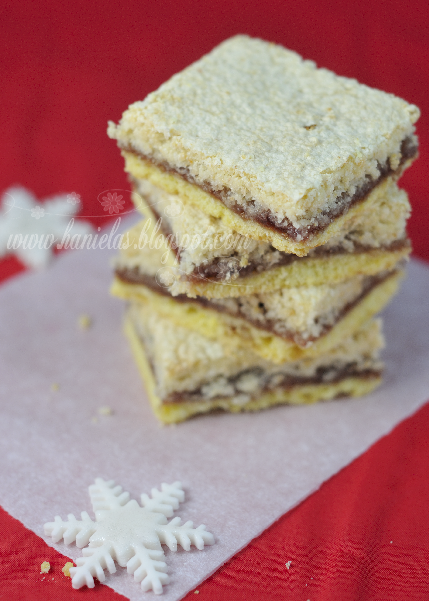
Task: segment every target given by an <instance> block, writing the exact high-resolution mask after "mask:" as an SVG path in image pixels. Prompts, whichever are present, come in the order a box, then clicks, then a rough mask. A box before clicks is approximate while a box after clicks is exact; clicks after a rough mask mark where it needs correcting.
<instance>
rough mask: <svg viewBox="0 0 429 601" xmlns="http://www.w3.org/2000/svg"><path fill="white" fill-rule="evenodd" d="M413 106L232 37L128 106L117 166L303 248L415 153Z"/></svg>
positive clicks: (252, 233) (344, 224)
mask: <svg viewBox="0 0 429 601" xmlns="http://www.w3.org/2000/svg"><path fill="white" fill-rule="evenodd" d="M418 117H419V110H418V108H417V107H416V106H414V105H410V104H408V103H407V102H405V101H404V100H402V99H400V98H397V97H395V96H393V95H391V94H386V93H384V92H381V91H379V90H375V89H372V88H369V87H367V86H365V85H362V84H359V83H358V82H357V81H355V80H352V79H347V78H344V77H339V76H337V75H335V74H334V73H332V72H330V71H328V70H326V69H320V68H317V67H316V65H315V64H314V63H313V62H311V61H308V60H303V59H302V58H301V57H300V56H299V55H298V54H296V53H294V52H291V51H289V50H286V49H285V48H283V47H281V46H278V45H275V44H270V43H268V42H264V41H262V40H258V39H252V38H249V37H247V36H236V37H234V38H231V39H229V40H227V41H226V42H224V43H222V44H220V46H218V47H217V48H215V49H214V50H213V51H212V52H211V53H210V54H208V55H206V56H205V57H203V58H202V59H201V60H199V61H197V62H196V63H194V64H193V65H191V66H190V67H188V68H186V69H185V70H184V71H182V72H181V73H178V74H176V75H175V76H174V77H172V78H171V79H170V80H169V81H167V82H166V83H165V84H163V85H162V86H161V87H160V88H159V89H158V90H157V91H156V92H153V93H151V94H149V96H147V98H146V99H145V100H143V101H140V102H136V103H134V104H133V105H131V106H130V107H129V109H128V110H127V111H125V113H124V114H123V116H122V119H121V121H120V123H119V124H118V125H115V124H113V123H110V124H109V129H108V134H109V136H110V137H112V138H115V139H116V140H117V141H118V145H119V147H120V148H121V150H122V153H123V156H124V157H125V161H126V170H127V171H128V172H129V173H130V174H131V175H132V176H133V177H134V178H136V179H138V180H142V179H144V180H148V181H149V182H150V183H152V184H154V185H156V186H158V187H160V188H162V189H163V190H165V191H166V192H168V193H170V194H175V195H179V196H180V197H181V198H183V199H184V200H186V201H187V202H189V203H192V204H194V205H195V206H196V207H198V208H200V209H201V210H202V211H203V212H204V213H206V214H207V215H210V216H212V217H215V218H218V219H221V220H222V221H223V223H224V224H225V225H226V226H228V227H230V228H231V229H233V230H234V231H236V232H238V233H239V234H241V235H243V236H246V237H248V238H252V239H255V240H260V241H264V242H268V243H269V244H270V245H272V246H273V247H274V248H275V249H277V250H280V251H283V252H287V253H293V254H295V255H298V256H304V255H306V254H307V253H308V252H309V251H310V250H311V249H312V248H315V247H317V246H321V245H322V244H325V243H326V242H327V241H329V240H330V239H331V238H333V237H334V236H341V235H342V234H344V233H345V230H346V229H347V228H348V225H349V222H350V220H351V219H353V218H354V216H355V215H356V213H357V212H358V211H359V210H360V208H361V206H362V205H363V204H365V203H367V202H371V198H372V196H373V194H375V193H376V189H377V187H378V186H379V185H380V184H381V183H383V182H385V181H386V180H396V179H397V178H398V177H399V176H400V175H401V173H402V172H403V170H404V169H405V168H406V167H407V166H408V165H409V164H410V163H411V162H412V160H413V158H414V157H415V156H416V154H417V140H416V137H415V134H414V123H415V122H416V121H417V119H418Z"/></svg>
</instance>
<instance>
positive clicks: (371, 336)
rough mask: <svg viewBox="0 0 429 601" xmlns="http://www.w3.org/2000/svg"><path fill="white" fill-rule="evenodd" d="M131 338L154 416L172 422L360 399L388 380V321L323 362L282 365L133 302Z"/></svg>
mask: <svg viewBox="0 0 429 601" xmlns="http://www.w3.org/2000/svg"><path fill="white" fill-rule="evenodd" d="M126 333H127V335H128V338H129V339H130V342H131V346H132V350H133V353H134V356H135V359H136V361H137V364H138V366H139V368H140V371H141V373H142V376H143V378H144V381H145V384H146V389H147V392H148V396H149V399H150V402H151V404H152V408H153V411H154V413H155V415H156V416H157V417H158V418H159V419H160V420H161V421H163V422H165V423H174V422H179V421H183V420H185V419H187V418H189V417H191V416H192V415H195V414H198V413H206V412H209V411H213V410H215V409H222V410H225V411H230V412H238V411H254V410H259V409H263V408H266V407H270V406H272V405H277V404H280V403H285V404H310V403H315V402H317V401H322V400H329V399H333V398H337V397H339V396H346V395H347V396H360V395H363V394H366V393H368V392H370V391H371V390H373V389H374V388H375V387H376V386H378V385H379V384H380V382H381V373H382V364H381V363H380V361H379V358H378V355H379V350H380V348H381V347H382V346H383V338H382V335H381V322H380V320H375V321H372V322H369V323H367V324H365V325H364V326H363V327H362V328H361V329H360V330H359V331H357V332H355V334H354V335H353V336H351V337H350V338H348V339H346V340H344V341H343V343H342V344H341V345H340V346H338V347H337V348H336V349H332V350H331V351H330V352H329V353H327V354H326V355H324V356H322V357H319V358H317V359H302V360H300V361H297V362H294V363H286V364H283V365H275V364H272V363H270V362H268V361H265V360H263V359H261V358H260V357H258V356H257V355H253V353H251V352H249V351H248V350H247V351H246V350H241V351H238V352H236V353H235V354H234V355H233V356H231V355H230V353H229V350H228V349H225V348H224V347H223V345H222V343H221V342H220V341H213V340H211V339H208V338H206V337H204V336H202V335H201V334H198V333H196V332H191V331H190V330H188V329H186V328H183V327H180V326H178V325H176V324H174V323H173V322H171V321H170V320H169V319H168V318H163V317H160V316H159V315H158V314H157V313H154V312H153V311H148V310H147V309H145V308H143V307H141V306H140V307H139V306H136V305H131V307H130V308H129V310H128V313H127V317H126Z"/></svg>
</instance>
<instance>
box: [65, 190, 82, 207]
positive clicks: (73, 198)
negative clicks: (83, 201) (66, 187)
mask: <svg viewBox="0 0 429 601" xmlns="http://www.w3.org/2000/svg"><path fill="white" fill-rule="evenodd" d="M67 202H69V203H70V204H72V205H76V204H79V203H80V194H77V192H72V193H71V194H67Z"/></svg>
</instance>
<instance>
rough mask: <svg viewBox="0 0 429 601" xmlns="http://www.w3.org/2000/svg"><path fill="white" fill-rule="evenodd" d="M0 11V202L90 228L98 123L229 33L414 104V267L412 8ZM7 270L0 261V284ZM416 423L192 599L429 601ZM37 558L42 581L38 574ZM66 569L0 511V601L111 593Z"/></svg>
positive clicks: (11, 267)
mask: <svg viewBox="0 0 429 601" xmlns="http://www.w3.org/2000/svg"><path fill="white" fill-rule="evenodd" d="M0 15H1V16H0V22H1V24H2V36H1V39H0V48H1V55H2V61H1V66H0V69H1V86H0V98H1V106H2V121H1V135H0V151H1V161H2V169H1V172H0V193H2V192H3V191H4V190H5V189H6V188H7V187H8V186H10V185H13V184H17V183H19V184H22V185H25V186H27V187H28V188H30V189H31V190H33V191H34V192H35V193H36V195H37V196H38V197H39V198H41V199H43V198H45V197H46V196H47V195H50V194H54V193H57V192H62V191H63V192H72V191H75V192H77V193H79V194H81V196H82V199H83V215H84V216H86V217H87V218H89V219H91V220H92V221H93V222H94V223H95V224H101V223H102V222H103V221H104V220H105V216H104V215H103V211H102V210H101V209H102V207H101V206H100V204H99V202H98V199H97V197H98V195H99V194H100V193H101V192H103V191H105V190H109V189H118V188H119V189H124V190H126V189H128V186H127V183H126V179H125V176H124V174H123V166H122V161H121V159H120V157H119V154H118V151H117V149H116V147H115V144H114V143H113V142H112V141H109V140H108V139H107V138H106V134H105V130H106V122H107V120H108V119H113V120H118V118H119V117H120V115H121V113H122V111H123V110H124V108H125V107H126V106H128V104H130V103H131V102H133V101H134V100H137V99H142V98H143V97H144V96H145V95H146V94H147V93H148V92H149V91H151V90H153V89H155V88H156V87H158V85H159V84H160V83H162V82H163V81H164V80H165V79H166V78H167V77H169V76H170V75H172V74H173V73H174V72H176V71H178V70H180V69H182V68H183V67H184V66H186V65H187V64H188V63H190V62H191V61H193V60H195V59H197V58H198V57H199V56H201V54H203V53H204V52H207V51H209V50H210V49H211V48H212V47H213V46H214V45H216V44H217V43H218V42H220V41H221V40H222V39H225V38H226V37H228V36H230V35H233V34H235V33H241V32H244V33H249V34H251V35H257V36H260V37H263V38H266V39H269V40H272V41H276V42H280V43H282V44H284V45H286V46H288V47H290V48H293V49H295V50H297V51H298V52H300V53H301V54H303V55H304V56H305V57H307V58H312V59H314V60H316V61H317V62H318V63H319V64H320V65H323V66H325V67H328V68H331V69H333V70H335V71H336V72H338V73H341V74H343V75H348V76H351V77H355V78H357V79H359V80H360V81H362V82H364V83H367V84H369V85H373V86H377V87H379V88H382V89H384V90H387V91H389V92H393V93H396V94H398V95H400V96H403V97H404V98H406V99H407V100H409V101H411V102H414V103H416V104H418V105H419V106H420V107H421V108H422V111H423V116H422V118H421V119H420V122H419V125H418V129H419V134H420V140H421V158H420V159H419V161H418V162H417V163H416V165H415V166H413V168H412V169H411V170H409V171H408V172H407V173H406V175H405V176H404V178H403V179H402V183H403V185H404V186H405V187H406V188H407V190H408V191H409V193H410V198H411V202H412V205H413V208H414V212H413V216H412V218H411V222H410V228H409V229H410V233H411V236H412V238H413V241H414V247H415V251H416V253H417V254H418V255H419V256H421V257H423V258H426V259H429V244H428V239H427V231H426V224H427V221H428V220H427V217H428V214H429V208H428V203H427V202H426V197H427V195H428V192H429V183H428V181H427V179H426V178H425V177H424V173H425V169H426V166H427V156H428V154H427V148H428V143H429V134H428V115H429V97H428V96H427V90H428V89H429V85H428V84H429V71H428V67H427V65H428V64H429V32H428V22H429V8H428V5H427V3H426V2H424V1H423V0H415V1H414V2H413V3H403V2H398V1H394V2H392V1H391V2H385V1H384V0H383V1H381V2H380V1H379V2H377V3H375V2H371V1H370V0H361V1H360V2H359V3H355V2H342V1H340V0H331V1H327V0H307V2H305V1H303V0H296V1H295V2H283V1H281V0H271V1H265V2H264V1H259V2H247V3H243V2H238V1H237V0H228V1H225V0H220V1H218V2H213V1H210V2H204V3H201V2H197V1H196V0H187V1H184V2H181V3H180V2H174V3H173V2H158V3H153V2H148V1H147V0H139V1H137V0H136V1H132V2H124V3H115V4H108V3H105V2H101V1H100V0H93V1H92V2H86V1H84V0H81V1H77V2H73V3H68V4H65V3H61V4H59V3H57V2H54V1H53V0H52V1H49V0H44V1H42V2H29V1H22V2H20V3H12V2H2V3H1V5H0ZM22 269H23V268H22V266H21V265H20V264H19V263H18V261H16V260H15V259H14V258H8V259H6V260H4V261H2V262H1V263H0V279H5V278H7V277H10V276H11V275H13V274H15V273H17V272H19V271H20V270H22ZM422 302H427V301H426V299H422ZM428 427H429V407H424V408H423V409H422V410H421V411H419V412H418V413H417V414H416V415H415V416H413V417H412V418H410V419H409V420H407V421H405V422H404V423H402V424H401V425H400V426H398V428H396V429H395V430H394V432H393V433H391V434H390V435H389V436H387V437H386V438H384V439H382V440H381V441H379V442H378V443H377V444H376V445H374V446H373V447H372V448H371V449H370V450H369V451H368V452H367V453H365V454H364V455H363V456H362V457H360V458H359V459H358V460H356V461H355V462H354V463H353V464H352V465H350V466H349V467H347V468H346V469H344V470H343V471H342V472H341V473H340V474H338V475H337V476H335V477H334V478H332V479H331V480H330V481H329V482H328V483H326V484H325V485H324V486H322V488H321V489H320V490H319V491H318V492H317V493H315V494H314V495H312V496H311V497H309V498H308V499H307V500H306V501H305V502H304V503H302V504H301V505H300V506H299V507H297V508H296V509H295V510H293V511H291V512H289V513H288V514H287V515H285V516H284V517H283V518H282V519H281V520H279V522H277V523H276V524H274V525H273V526H272V527H271V528H270V529H269V530H268V531H267V532H265V533H264V534H263V535H262V536H261V537H259V538H258V539H257V540H255V541H253V542H252V543H251V544H250V545H249V546H248V547H247V548H246V549H245V550H243V551H242V552H241V553H239V554H238V555H237V556H236V557H235V558H233V559H232V560H231V561H230V562H229V563H228V564H227V565H226V566H224V567H222V568H221V569H220V570H219V571H218V572H217V573H216V574H215V575H214V576H212V577H211V578H209V579H208V580H207V581H206V582H205V583H204V584H202V585H201V586H200V587H199V588H198V590H199V595H200V596H199V597H198V598H199V599H212V600H216V601H220V600H223V599H231V600H236V601H238V600H242V599H243V600H244V599H246V600H249V599H252V601H262V600H265V599H273V598H285V599H286V598H287V599H288V600H291V601H295V600H296V601H298V600H300V601H306V599H310V600H311V601H331V600H332V601H334V600H339V599H341V600H342V601H348V600H349V599H350V600H355V599H362V600H367V599H368V600H372V599H376V600H382V599H392V600H403V599H405V598H407V599H419V600H420V599H421V600H423V599H425V600H426V599H429V568H428V562H429V510H428V509H427V507H429V483H428V479H427V477H426V471H427V470H426V466H427V464H428V461H429V445H428V444H427V441H426V440H427V436H426V432H427V430H428ZM279 460H281V458H279ZM390 541H392V543H391V542H390ZM44 560H49V561H50V562H51V565H52V566H53V572H52V574H50V575H49V576H48V577H45V580H42V578H43V576H41V575H40V574H39V572H40V564H41V563H42V561H44ZM289 560H290V561H291V562H292V563H291V566H290V569H289V570H287V568H286V566H285V563H286V562H287V561H289ZM65 562H66V558H64V557H62V556H61V555H59V554H58V553H56V552H55V551H53V550H52V549H50V548H48V547H47V546H46V545H45V543H44V542H43V541H42V540H41V539H40V538H38V537H37V536H36V535H35V534H33V533H31V532H29V531H27V530H26V529H25V528H24V527H23V526H22V525H21V524H20V523H19V522H17V521H16V520H14V519H13V518H12V517H10V516H9V515H8V514H6V513H5V512H4V511H2V510H1V509H0V599H7V600H10V601H15V600H20V601H24V600H26V599H34V600H36V601H38V600H40V601H42V600H43V601H45V600H46V601H49V600H50V599H52V600H54V599H55V600H61V601H62V600H64V601H66V600H67V601H71V600H76V599H80V598H86V599H88V600H89V599H99V600H100V601H103V600H105V601H108V600H112V601H113V600H114V599H117V600H119V599H123V597H121V596H119V595H117V594H116V593H113V592H112V591H111V590H110V589H108V588H106V587H103V586H97V587H96V588H95V589H94V590H93V591H90V590H87V589H85V590H80V591H73V590H72V589H71V585H70V580H69V579H67V578H65V577H64V576H63V574H62V572H61V567H62V566H63V565H64V563H65ZM52 577H53V578H54V580H52ZM142 596H143V595H142ZM147 597H148V598H149V594H148V595H147ZM191 598H192V599H194V598H195V596H194V593H190V594H189V596H188V597H187V599H191Z"/></svg>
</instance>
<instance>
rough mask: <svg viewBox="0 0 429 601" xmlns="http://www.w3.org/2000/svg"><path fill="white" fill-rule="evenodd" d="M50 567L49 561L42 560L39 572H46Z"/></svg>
mask: <svg viewBox="0 0 429 601" xmlns="http://www.w3.org/2000/svg"><path fill="white" fill-rule="evenodd" d="M50 569H51V564H50V563H49V561H44V562H43V563H42V565H41V566H40V573H41V574H47V573H48V572H49V570H50Z"/></svg>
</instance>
